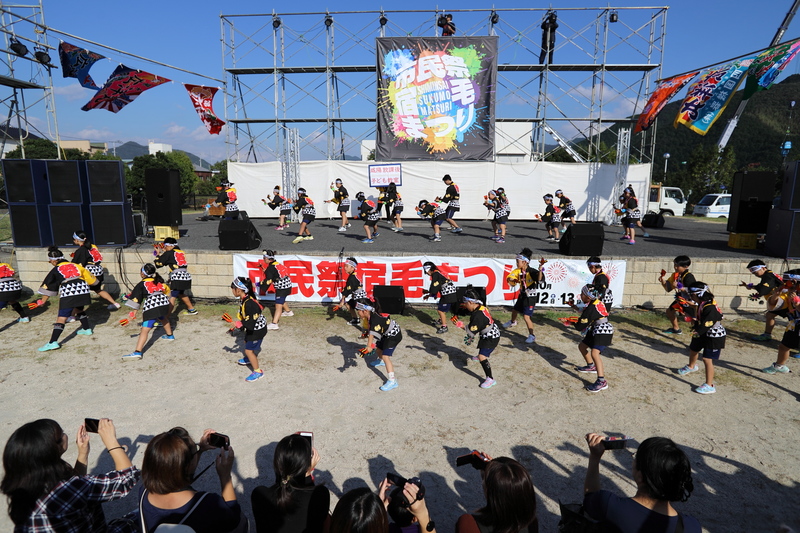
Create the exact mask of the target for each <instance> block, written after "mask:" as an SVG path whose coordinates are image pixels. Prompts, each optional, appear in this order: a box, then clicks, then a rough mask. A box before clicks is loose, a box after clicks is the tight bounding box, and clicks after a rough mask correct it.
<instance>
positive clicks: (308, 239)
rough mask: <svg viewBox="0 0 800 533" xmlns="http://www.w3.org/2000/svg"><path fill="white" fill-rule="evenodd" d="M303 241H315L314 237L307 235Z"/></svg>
mask: <svg viewBox="0 0 800 533" xmlns="http://www.w3.org/2000/svg"><path fill="white" fill-rule="evenodd" d="M303 240H304V241H313V240H314V236H313V235H306V236H305V237H303Z"/></svg>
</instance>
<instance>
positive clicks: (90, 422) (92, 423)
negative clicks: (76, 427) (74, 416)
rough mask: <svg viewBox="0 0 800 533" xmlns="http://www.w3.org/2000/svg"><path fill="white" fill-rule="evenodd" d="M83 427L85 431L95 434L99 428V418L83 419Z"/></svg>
mask: <svg viewBox="0 0 800 533" xmlns="http://www.w3.org/2000/svg"><path fill="white" fill-rule="evenodd" d="M83 427H85V428H86V431H88V432H89V433H97V428H98V427H100V419H99V418H84V419H83Z"/></svg>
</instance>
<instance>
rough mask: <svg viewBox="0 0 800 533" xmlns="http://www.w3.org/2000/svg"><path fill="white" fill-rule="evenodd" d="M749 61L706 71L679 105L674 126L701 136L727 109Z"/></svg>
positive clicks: (748, 59) (749, 58)
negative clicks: (680, 126) (679, 126)
mask: <svg viewBox="0 0 800 533" xmlns="http://www.w3.org/2000/svg"><path fill="white" fill-rule="evenodd" d="M753 59H754V58H753V57H748V58H747V59H739V60H738V61H734V62H733V63H730V64H728V65H725V66H723V67H716V68H712V69H709V70H707V71H706V72H705V73H704V74H703V75H702V76H701V77H700V79H699V80H697V81H696V82H695V83H694V84H692V86H691V87H690V88H689V92H688V94H687V96H686V99H685V100H684V101H683V103H682V104H681V109H680V111H679V112H678V116H677V117H676V118H675V124H674V126H675V127H676V128H677V127H678V124H683V125H684V126H686V127H687V128H689V129H691V130H692V131H694V132H695V133H699V134H700V135H705V134H706V133H708V130H709V129H711V126H713V125H714V122H716V120H717V119H718V118H719V116H720V115H721V114H722V112H723V111H724V110H725V107H726V106H727V105H728V102H729V101H730V99H731V97H732V96H733V94H734V93H735V92H736V89H737V88H738V87H739V84H741V83H742V81H744V75H745V73H746V72H747V70H748V69H749V68H750V65H751V64H752V63H753Z"/></svg>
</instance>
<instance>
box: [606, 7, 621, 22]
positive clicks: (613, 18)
mask: <svg viewBox="0 0 800 533" xmlns="http://www.w3.org/2000/svg"><path fill="white" fill-rule="evenodd" d="M608 21H609V22H617V21H619V15H618V14H617V12H616V10H614V11H612V12H611V14H610V15H609V16H608Z"/></svg>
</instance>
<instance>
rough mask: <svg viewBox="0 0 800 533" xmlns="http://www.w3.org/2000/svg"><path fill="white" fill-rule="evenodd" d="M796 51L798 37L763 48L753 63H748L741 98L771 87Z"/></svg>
mask: <svg viewBox="0 0 800 533" xmlns="http://www.w3.org/2000/svg"><path fill="white" fill-rule="evenodd" d="M798 52H800V39H795V40H794V41H789V42H786V43H783V44H779V45H778V46H773V47H772V48H770V49H768V50H764V51H763V52H762V53H761V54H760V55H759V56H758V57H756V59H755V61H753V64H752V65H750V70H748V71H747V82H745V85H744V96H743V98H744V99H745V100H746V99H748V98H750V97H751V96H753V95H754V94H756V93H757V92H758V91H761V90H766V89H769V88H770V87H772V84H773V83H775V80H776V79H778V76H779V75H780V73H781V72H782V71H783V69H785V68H786V67H787V66H788V65H789V63H791V61H792V59H794V58H795V56H796V55H797V54H798Z"/></svg>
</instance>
